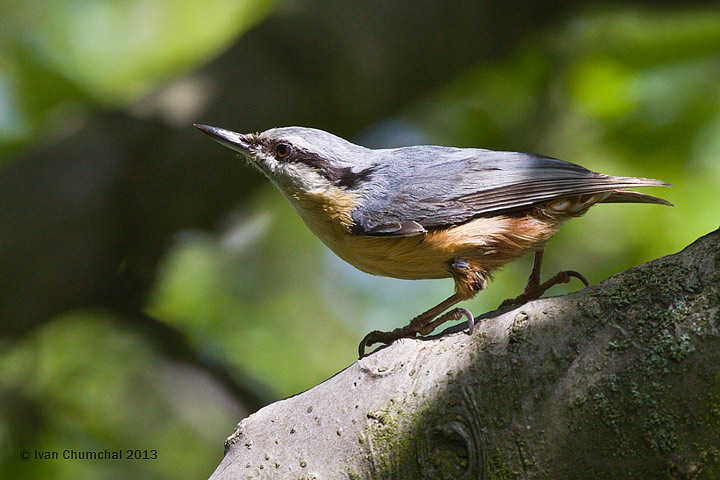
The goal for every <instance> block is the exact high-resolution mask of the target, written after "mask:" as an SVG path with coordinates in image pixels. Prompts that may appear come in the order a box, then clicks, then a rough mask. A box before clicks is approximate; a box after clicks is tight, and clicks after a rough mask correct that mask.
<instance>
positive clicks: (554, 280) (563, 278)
mask: <svg viewBox="0 0 720 480" xmlns="http://www.w3.org/2000/svg"><path fill="white" fill-rule="evenodd" d="M544 251H545V247H544V246H543V247H542V248H540V249H539V250H537V251H536V252H535V257H533V265H532V270H531V271H530V278H528V281H527V284H526V285H525V290H524V291H523V293H521V294H520V295H518V296H517V297H515V298H509V299H507V300H505V301H504V302H502V303H501V304H500V307H501V308H502V307H507V306H509V305H516V304H520V303H526V302H529V301H530V300H534V299H536V298H540V296H541V295H542V294H543V293H545V292H546V291H547V290H548V289H550V288H551V287H554V286H555V285H558V284H561V283H568V282H569V281H570V279H571V278H572V277H575V278H577V279H579V280H580V281H581V282H583V284H584V285H585V286H586V287H589V286H590V283H589V282H588V281H587V280H586V279H585V277H584V276H583V275H582V274H581V273H578V272H576V271H574V270H565V271H563V272H559V273H558V274H556V275H555V276H554V277H551V278H550V279H548V280H546V281H544V282H543V283H540V267H541V266H542V258H543V253H544Z"/></svg>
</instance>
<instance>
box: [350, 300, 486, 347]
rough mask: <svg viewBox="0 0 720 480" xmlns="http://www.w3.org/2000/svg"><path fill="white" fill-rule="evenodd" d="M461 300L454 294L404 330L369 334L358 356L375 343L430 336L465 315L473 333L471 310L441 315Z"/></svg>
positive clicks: (361, 343)
mask: <svg viewBox="0 0 720 480" xmlns="http://www.w3.org/2000/svg"><path fill="white" fill-rule="evenodd" d="M461 300H463V297H462V296H461V295H459V294H458V293H454V294H453V295H451V296H450V297H448V298H447V299H446V300H444V301H442V302H440V303H438V304H437V305H435V306H434V307H432V308H431V309H430V310H428V311H426V312H423V313H421V314H420V315H418V316H417V317H415V318H413V319H412V320H410V323H409V324H408V325H406V326H404V327H402V328H396V329H395V330H393V331H391V332H383V331H380V330H374V331H372V332H370V333H368V334H367V335H365V338H363V339H362V341H361V342H360V345H359V346H358V354H359V355H360V358H362V357H363V356H364V355H365V347H369V346H370V345H373V344H375V343H385V344H389V343H392V342H393V341H395V340H397V339H398V338H405V337H414V336H415V335H416V334H418V333H419V334H420V335H428V334H429V333H431V332H432V331H433V330H435V329H436V328H437V327H438V326H440V325H441V324H443V323H445V322H447V321H452V320H460V318H461V317H462V316H463V315H465V317H466V318H467V319H468V326H469V327H470V330H471V331H472V328H473V326H474V325H475V320H474V318H473V316H472V313H470V311H469V310H467V309H465V308H454V309H452V310H450V311H449V312H447V313H445V314H443V315H440V314H441V313H442V312H444V311H445V310H447V309H448V308H450V307H452V306H453V305H455V304H456V303H458V302H460V301H461ZM438 315H439V316H438Z"/></svg>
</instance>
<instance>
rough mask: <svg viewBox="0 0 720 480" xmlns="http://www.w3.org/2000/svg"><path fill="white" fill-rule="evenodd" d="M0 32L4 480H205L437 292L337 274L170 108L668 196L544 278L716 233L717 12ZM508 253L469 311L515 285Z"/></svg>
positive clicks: (642, 5) (559, 257)
mask: <svg viewBox="0 0 720 480" xmlns="http://www.w3.org/2000/svg"><path fill="white" fill-rule="evenodd" d="M0 45H2V48H0V334H1V335H0V477H2V478H15V479H19V478H45V479H53V478H75V479H84V478H118V477H125V478H128V477H129V478H187V479H190V478H193V479H194V478H204V477H207V476H208V475H210V473H211V472H212V471H213V469H214V467H215V466H216V465H217V464H218V462H219V461H220V459H221V457H222V451H223V447H222V442H223V439H224V438H225V437H226V436H227V435H229V434H230V433H231V432H232V429H233V426H234V424H235V423H236V422H237V421H239V420H240V419H241V418H243V417H245V416H247V415H249V414H250V413H252V412H253V411H254V410H256V409H257V408H260V407H261V406H262V405H264V404H266V403H268V402H272V401H275V400H277V399H280V398H283V397H286V396H289V395H293V394H296V393H299V392H301V391H303V390H304V389H307V388H310V387H312V386H313V385H315V384H317V383H318V382H320V381H322V380H324V379H325V378H327V377H329V376H331V375H333V374H334V373H336V372H338V371H339V370H341V369H343V368H344V367H346V366H347V365H349V364H351V363H352V362H353V361H354V360H355V355H356V353H355V352H356V346H357V343H358V341H359V340H360V339H361V338H362V336H363V335H364V334H365V333H366V332H367V331H368V330H370V329H374V328H383V329H390V328H394V327H397V326H401V325H404V324H405V323H406V321H407V320H408V319H409V318H410V317H412V316H413V315H415V314H417V313H419V312H420V311H423V310H424V309H426V308H428V307H429V306H431V305H433V304H434V303H435V302H436V301H440V300H442V299H444V298H445V297H446V296H448V295H449V294H450V293H451V291H452V282H451V281H450V280H444V281H424V282H420V281H416V282H410V281H401V280H392V279H385V278H375V277H371V276H369V275H366V274H363V273H360V272H358V271H355V270H353V268H352V267H350V266H348V265H345V264H343V263H342V262H341V261H340V260H338V259H337V258H336V257H335V256H334V255H333V254H332V253H331V252H329V251H328V250H327V249H326V248H325V247H324V246H323V245H322V244H321V243H320V242H319V241H318V240H317V239H315V238H314V237H313V236H312V234H310V233H309V231H308V230H307V229H306V228H305V226H304V225H303V224H302V222H301V221H300V219H299V218H298V217H297V216H296V215H295V214H294V212H293V211H292V209H291V208H290V207H289V205H288V204H287V203H286V202H285V201H284V200H283V199H282V198H281V196H280V195H279V194H278V193H277V192H275V191H274V190H272V188H270V186H269V185H268V182H266V181H264V180H263V179H262V178H261V177H260V176H259V175H258V174H257V173H256V172H255V171H254V170H252V169H249V168H246V167H244V166H243V165H242V162H241V161H239V160H238V159H237V158H235V157H234V156H233V154H232V152H230V151H229V150H226V149H223V148H222V147H220V146H218V145H216V144H214V143H213V142H212V141H211V140H209V139H208V138H207V137H205V136H203V135H202V134H200V133H199V132H197V131H195V130H194V129H193V128H192V127H191V124H192V123H193V122H201V123H208V124H211V125H217V126H222V127H226V128H229V129H233V130H236V131H240V132H247V131H261V130H264V129H266V128H269V127H272V126H282V125H293V124H294V125H304V126H313V127H319V128H323V129H325V130H329V131H331V132H333V133H336V134H338V135H341V136H344V137H345V138H348V139H350V140H352V141H355V142H357V143H362V144H364V145H366V146H372V147H390V146H398V145H403V144H417V143H436V144H443V145H456V146H477V147H485V148H491V149H506V150H517V151H526V152H535V153H542V154H545V155H550V156H554V157H558V158H562V159H565V160H569V161H572V162H576V163H579V164H582V165H584V166H586V167H588V168H590V169H592V170H596V171H601V172H605V173H609V174H614V175H627V176H630V175H633V176H645V177H653V178H660V179H663V180H665V181H668V182H671V183H673V184H674V187H673V188H672V189H656V190H655V191H653V192H652V193H655V194H657V195H661V196H663V197H665V198H668V199H669V200H671V201H672V202H674V203H675V204H676V206H675V207H674V208H665V207H660V206H652V205H603V206H599V207H598V208H595V209H592V210H591V211H590V213H588V214H587V215H586V216H585V217H584V218H582V219H579V220H574V221H572V222H570V223H569V224H567V225H566V226H565V227H564V229H563V230H562V231H561V233H560V234H558V235H557V236H556V237H555V238H554V239H553V240H552V241H551V242H550V244H549V247H548V249H547V253H546V257H545V258H546V260H545V262H546V264H545V265H544V272H545V274H546V275H549V274H552V273H555V272H556V271H558V270H561V269H566V268H571V269H576V270H580V271H582V272H583V273H584V274H585V275H586V276H587V277H588V279H590V281H591V282H592V283H595V282H599V281H601V280H602V279H604V278H606V277H608V276H610V275H612V274H613V273H616V272H619V271H621V270H623V269H625V268H628V267H630V266H632V265H636V264H638V263H641V262H644V261H647V260H651V259H653V258H656V257H658V256H662V255H666V254H671V253H674V252H676V251H678V250H680V249H682V248H683V247H684V246H686V245H687V244H689V243H690V242H692V241H693V240H694V239H696V238H697V237H699V236H701V235H703V234H705V233H708V232H710V231H712V230H714V229H716V228H717V227H718V224H719V223H720V222H719V217H720V215H719V214H718V211H719V208H718V207H719V206H720V9H718V8H717V7H716V6H715V4H714V3H712V4H711V3H708V4H707V5H705V4H703V3H692V2H691V3H688V2H686V1H685V2H682V3H681V2H662V3H658V2H624V3H615V2H608V3H603V4H602V5H601V6H598V5H597V4H596V3H595V2H563V1H555V2H533V3H531V4H530V5H528V4H527V2H524V1H523V2H520V1H512V0H510V1H507V2H498V3H495V2H484V3H481V2H477V3H473V2H454V3H449V2H441V1H436V2H431V1H426V2H416V3H409V2H383V1H380V0H376V1H368V2H361V3H358V2H351V1H349V0H348V1H320V0H317V1H310V0H307V1H300V0H297V1H276V2H265V1H261V0H245V1H239V0H204V1H202V2H199V1H195V0H176V1H172V0H130V1H128V0H122V1H120V0H95V1H92V2H88V1H84V0H38V1H35V2H21V1H13V0H2V1H0ZM649 192H650V191H649ZM529 266H530V259H529V258H527V259H524V260H522V261H519V262H517V263H515V264H513V265H510V266H508V267H506V268H505V269H504V270H502V271H501V272H500V273H498V274H497V276H496V279H495V281H494V282H492V283H491V284H490V286H489V288H488V289H487V291H485V292H483V293H482V294H480V295H479V296H478V298H477V299H475V300H473V301H472V302H468V305H467V306H468V307H469V308H471V309H472V310H473V311H474V312H475V313H476V314H479V313H481V312H483V311H486V310H489V309H493V308H495V307H496V306H497V305H498V304H499V303H500V301H502V300H503V299H504V298H507V297H510V296H514V295H516V294H518V293H519V292H520V290H521V289H522V287H523V285H524V282H525V280H526V278H527V274H528V272H529ZM578 287H579V285H578V284H577V283H572V284H570V285H567V286H562V287H555V288H554V289H553V290H552V291H551V294H553V295H559V294H562V293H565V292H568V291H573V290H575V289H577V288H578ZM23 450H27V451H28V453H29V455H30V459H29V460H27V461H21V458H20V456H21V452H22V451H23ZM65 450H75V451H83V452H84V451H103V450H110V451H115V450H122V451H123V453H124V455H125V456H126V453H127V452H126V451H127V450H156V451H157V458H156V459H147V460H63V459H62V455H63V451H65ZM53 451H55V452H58V453H59V455H60V457H61V458H60V459H59V460H39V459H37V458H35V456H36V452H53Z"/></svg>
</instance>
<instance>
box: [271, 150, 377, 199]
mask: <svg viewBox="0 0 720 480" xmlns="http://www.w3.org/2000/svg"><path fill="white" fill-rule="evenodd" d="M281 146H285V147H287V148H288V149H289V152H285V151H283V152H279V151H278V149H279V148H280V149H282V147H281ZM272 152H273V154H274V156H275V158H277V159H278V160H279V161H283V162H293V163H302V164H304V165H307V166H308V167H311V168H312V169H313V170H315V171H316V172H318V173H319V174H320V175H322V176H323V177H325V178H326V179H328V181H330V182H331V183H334V184H335V185H338V186H341V187H346V188H348V189H355V188H357V187H359V186H360V184H361V182H362V181H364V180H367V179H368V178H369V177H370V175H371V174H372V173H373V172H374V171H375V169H374V168H372V167H370V168H365V169H362V170H357V171H356V170H353V168H352V167H350V166H346V167H337V166H333V165H332V164H331V162H330V161H329V160H327V159H325V158H323V157H321V156H319V155H317V154H315V153H312V152H308V151H306V150H303V149H300V148H297V147H295V146H292V145H290V144H289V143H287V142H277V143H275V144H274V145H273V146H272ZM280 153H283V154H284V155H280Z"/></svg>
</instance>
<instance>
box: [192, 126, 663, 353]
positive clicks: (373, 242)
mask: <svg viewBox="0 0 720 480" xmlns="http://www.w3.org/2000/svg"><path fill="white" fill-rule="evenodd" d="M194 126H195V127H197V128H198V129H200V130H201V131H202V132H204V133H206V134H207V135H209V136H210V137H212V138H213V139H214V140H216V141H217V142H219V143H220V144H222V145H224V146H225V147H228V148H230V149H232V150H234V151H236V152H238V153H240V155H241V156H242V157H243V158H244V159H245V161H246V162H247V163H248V164H249V165H251V166H253V167H255V168H256V169H257V170H259V171H260V172H262V174H264V175H265V176H266V177H267V178H268V179H269V180H270V182H271V183H272V184H273V185H274V186H275V187H277V189H278V190H279V191H280V192H281V193H282V194H283V196H284V197H285V198H286V199H287V200H288V201H289V202H290V204H291V205H292V206H293V208H294V209H295V211H296V212H297V213H298V214H299V216H300V218H301V219H302V220H303V221H304V223H305V224H306V225H307V227H308V228H309V229H310V230H311V231H312V232H313V233H314V234H315V235H316V236H317V237H318V238H319V239H320V240H321V241H322V242H323V243H324V244H325V245H327V246H328V247H329V248H330V249H331V250H332V251H333V252H334V253H335V254H336V255H337V256H339V257H340V258H341V259H343V260H345V261H346V262H347V263H349V264H351V265H353V266H354V267H356V268H358V269H359V270H362V271H363V272H367V273H369V274H372V275H380V276H386V277H393V278H401V279H413V280H416V279H441V278H452V279H453V281H454V286H455V289H454V293H453V294H452V295H450V296H449V297H448V298H447V299H446V300H444V301H442V302H440V303H439V304H438V305H435V306H433V307H432V308H430V309H428V310H426V311H424V312H423V313H421V314H419V315H417V316H416V317H414V318H413V319H411V320H410V322H409V323H408V325H406V326H404V327H402V328H396V329H394V330H392V331H389V332H383V331H378V330H375V331H372V332H370V333H368V334H367V335H366V336H365V338H363V340H362V341H361V342H360V345H359V347H358V354H359V356H360V357H361V358H362V357H363V356H364V354H365V349H366V348H367V347H369V346H371V345H373V344H376V343H384V344H389V343H392V342H393V341H394V340H396V339H398V338H403V337H416V336H418V335H428V334H430V333H431V332H432V331H433V330H434V329H435V328H437V327H438V326H439V325H441V324H442V323H444V322H446V321H449V320H459V319H461V318H462V317H463V316H464V317H467V320H468V327H469V331H472V328H473V325H474V317H473V315H472V313H470V312H469V311H468V310H467V309H465V308H460V307H455V308H452V307H454V306H455V305H457V304H458V303H460V302H461V301H464V300H468V299H471V298H473V297H474V296H475V295H477V294H478V292H480V291H482V290H484V289H485V288H486V286H487V284H488V281H489V280H490V279H491V277H492V274H493V272H495V271H497V270H498V269H499V268H500V267H502V266H504V265H506V264H508V263H510V262H512V261H515V260H517V259H519V258H520V257H522V256H524V255H525V254H529V253H532V254H533V265H532V269H531V272H530V276H529V279H528V282H527V284H526V286H525V288H524V290H523V293H521V294H520V295H518V296H517V297H515V298H513V299H508V300H506V301H505V302H503V304H502V305H501V306H508V305H514V304H518V303H525V302H527V301H529V300H533V299H536V298H539V297H540V296H541V295H543V294H544V293H545V291H546V290H548V289H549V288H550V287H552V286H554V285H556V284H559V283H567V282H569V281H570V279H571V278H577V279H579V280H580V281H582V282H583V284H584V285H585V286H589V283H588V281H587V280H586V279H585V277H584V276H583V275H582V274H580V273H578V272H577V271H574V270H566V271H562V272H559V273H558V274H556V275H555V276H553V277H551V278H550V279H548V280H546V281H545V282H541V276H540V270H541V265H542V259H543V253H544V249H545V244H546V242H547V241H548V239H549V238H550V237H552V236H553V235H554V234H555V233H556V232H557V231H558V229H559V227H560V226H561V224H563V223H564V222H565V221H567V220H570V219H572V218H575V217H579V216H582V215H583V214H585V213H586V212H587V211H588V209H589V208H590V207H592V206H594V205H596V204H599V203H648V204H659V205H667V206H672V203H670V202H669V201H667V200H665V199H663V198H659V197H655V196H652V195H648V194H645V193H640V192H636V191H633V190H629V189H633V188H638V187H655V186H663V187H669V186H671V184H669V183H666V182H664V181H662V180H656V179H652V178H640V177H621V176H611V175H605V174H602V173H597V172H593V171H591V170H588V169H586V168H584V167H582V166H580V165H577V164H574V163H570V162H567V161H563V160H558V159H555V158H551V157H547V156H543V155H536V154H530V153H520V152H511V151H493V150H487V149H482V148H459V147H447V146H437V145H416V146H408V147H400V148H391V149H371V148H366V147H363V146H360V145H356V144H354V143H352V142H349V141H347V140H345V139H343V138H340V137H338V136H336V135H333V134H331V133H329V132H326V131H324V130H320V129H315V128H306V127H279V128H271V129H269V130H266V131H264V132H262V133H248V134H240V133H236V132H234V131H231V130H226V129H224V128H219V127H212V126H209V125H203V124H194ZM451 308H452V309H451Z"/></svg>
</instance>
